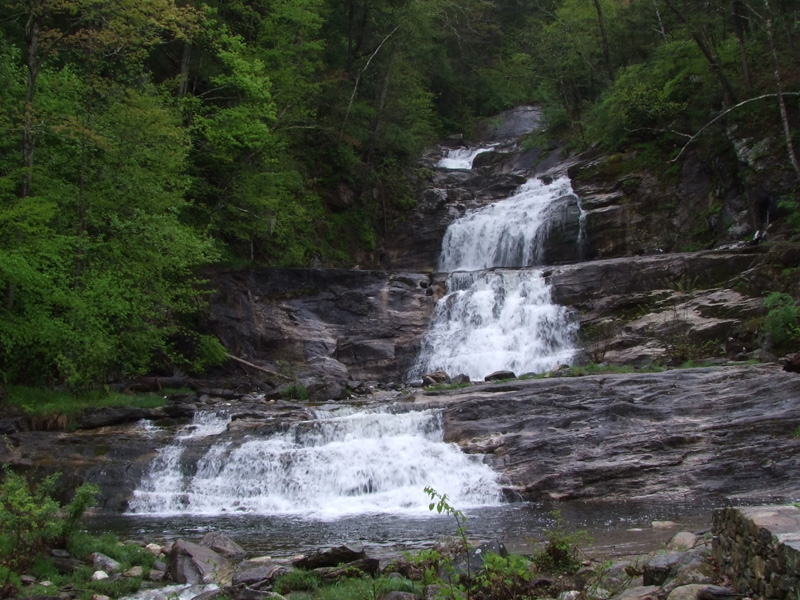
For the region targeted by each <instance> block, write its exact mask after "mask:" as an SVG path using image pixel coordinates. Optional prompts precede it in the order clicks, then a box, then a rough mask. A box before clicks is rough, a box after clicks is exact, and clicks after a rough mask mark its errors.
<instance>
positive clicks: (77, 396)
mask: <svg viewBox="0 0 800 600" xmlns="http://www.w3.org/2000/svg"><path fill="white" fill-rule="evenodd" d="M6 392H7V395H6V397H5V398H4V401H5V402H7V403H8V404H10V405H12V406H17V407H19V408H21V409H23V410H24V411H25V412H26V413H28V414H29V415H34V416H35V415H40V416H46V415H60V414H63V415H67V416H71V415H76V414H78V413H80V412H82V411H84V410H90V409H94V408H101V407H106V406H134V407H137V408H157V407H159V406H164V405H165V404H166V403H167V401H166V399H165V398H164V396H163V395H158V394H135V395H128V394H122V393H116V392H107V391H104V390H93V391H85V392H78V393H74V392H70V391H58V390H48V389H41V388H33V387H26V386H19V385H10V386H7V387H6Z"/></svg>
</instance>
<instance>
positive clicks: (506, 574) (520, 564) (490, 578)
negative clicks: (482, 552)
mask: <svg viewBox="0 0 800 600" xmlns="http://www.w3.org/2000/svg"><path fill="white" fill-rule="evenodd" d="M531 578H532V573H531V569H530V562H529V561H528V560H527V559H526V558H525V557H523V556H519V555H518V554H510V555H508V556H507V557H502V556H499V555H497V554H493V553H489V554H487V555H486V556H484V557H483V567H482V568H481V571H480V573H478V576H477V577H476V578H475V594H474V596H475V597H476V598H481V599H483V598H485V599H486V600H490V599H492V598H522V597H525V596H526V594H527V592H528V587H529V585H530V582H531Z"/></svg>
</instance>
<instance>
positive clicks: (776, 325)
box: [764, 292, 800, 347]
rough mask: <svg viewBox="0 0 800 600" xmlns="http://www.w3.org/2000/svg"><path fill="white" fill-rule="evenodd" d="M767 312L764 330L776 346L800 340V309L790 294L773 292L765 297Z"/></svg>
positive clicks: (783, 345)
mask: <svg viewBox="0 0 800 600" xmlns="http://www.w3.org/2000/svg"><path fill="white" fill-rule="evenodd" d="M764 307H765V308H766V309H767V314H766V316H765V317H764V330H765V331H766V332H767V333H768V334H769V335H770V337H771V338H772V341H773V342H774V343H775V345H776V346H779V347H785V346H788V345H790V344H793V343H795V342H797V341H798V340H800V309H798V307H797V304H796V303H795V301H794V298H792V297H791V296H790V295H789V294H784V293H782V292H772V293H770V294H769V295H767V297H766V298H764Z"/></svg>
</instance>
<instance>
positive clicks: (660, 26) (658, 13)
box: [653, 0, 669, 43]
mask: <svg viewBox="0 0 800 600" xmlns="http://www.w3.org/2000/svg"><path fill="white" fill-rule="evenodd" d="M653 8H654V9H655V10H656V18H657V19H658V31H659V33H661V37H663V38H664V43H667V42H669V39H668V38H667V30H666V29H664V21H663V20H662V19H661V11H660V10H659V9H658V2H656V0H653Z"/></svg>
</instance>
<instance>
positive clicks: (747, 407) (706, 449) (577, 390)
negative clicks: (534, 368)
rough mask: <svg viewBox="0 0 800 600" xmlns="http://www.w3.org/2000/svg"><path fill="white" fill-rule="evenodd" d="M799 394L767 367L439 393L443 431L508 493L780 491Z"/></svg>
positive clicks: (784, 486)
mask: <svg viewBox="0 0 800 600" xmlns="http://www.w3.org/2000/svg"><path fill="white" fill-rule="evenodd" d="M767 390H768V392H767ZM798 392H800V379H798V378H797V376H796V375H793V374H789V373H785V372H783V371H781V370H780V368H779V367H778V366H777V365H774V366H766V365H765V366H740V367H716V368H700V369H686V370H676V371H667V372H664V373H650V374H638V373H633V374H616V375H611V374H609V375H598V376H587V377H580V378H565V377H560V378H550V379H542V380H526V381H515V382H512V383H505V384H501V385H495V386H491V385H490V384H483V385H477V386H473V387H472V388H469V390H468V391H466V392H464V391H451V392H447V393H446V394H447V401H446V402H445V403H444V404H443V406H445V412H444V424H445V439H446V440H447V441H451V442H455V443H457V444H458V445H459V446H461V448H463V449H464V450H466V451H467V452H478V453H485V454H487V455H488V461H489V463H490V464H491V465H492V466H493V467H494V468H495V469H496V470H498V471H499V472H501V473H502V474H503V477H504V480H505V481H506V482H507V486H506V487H507V494H508V496H509V497H512V498H514V497H516V498H520V499H525V500H542V499H548V498H550V499H552V498H556V499H562V498H563V499H577V498H584V499H592V498H596V499H603V500H610V501H613V500H615V499H623V498H631V497H645V496H647V497H658V498H661V499H664V500H667V499H671V498H674V499H683V498H687V497H688V498H701V497H719V496H721V495H731V496H738V497H743V498H750V497H758V498H768V497H770V496H772V497H787V496H789V495H791V494H792V493H793V490H795V489H796V481H797V480H798V478H799V477H800V465H799V464H798V462H797V460H796V457H797V453H798V451H800V439H797V438H795V437H793V435H792V434H793V432H794V431H795V430H796V428H797V427H798V425H800V404H798V402H797V397H798ZM437 398H438V397H437Z"/></svg>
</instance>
